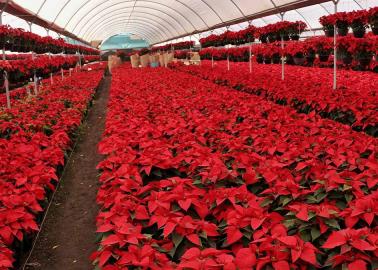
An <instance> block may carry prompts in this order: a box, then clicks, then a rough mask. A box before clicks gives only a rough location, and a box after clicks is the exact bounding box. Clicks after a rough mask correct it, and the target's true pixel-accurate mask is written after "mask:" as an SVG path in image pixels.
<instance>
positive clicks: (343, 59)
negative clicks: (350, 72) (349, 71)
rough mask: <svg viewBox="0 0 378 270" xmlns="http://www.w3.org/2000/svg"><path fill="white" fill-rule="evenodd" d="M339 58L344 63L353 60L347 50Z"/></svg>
mask: <svg viewBox="0 0 378 270" xmlns="http://www.w3.org/2000/svg"><path fill="white" fill-rule="evenodd" d="M341 60H342V61H343V63H344V65H350V64H352V62H353V57H352V55H351V54H350V53H349V52H346V53H344V54H343V55H342V56H341Z"/></svg>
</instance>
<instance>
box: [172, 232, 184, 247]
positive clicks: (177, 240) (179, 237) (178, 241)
mask: <svg viewBox="0 0 378 270" xmlns="http://www.w3.org/2000/svg"><path fill="white" fill-rule="evenodd" d="M183 239H184V236H182V235H179V234H177V233H172V242H173V244H174V245H175V247H176V248H177V247H178V246H179V245H180V244H181V242H182V240H183Z"/></svg>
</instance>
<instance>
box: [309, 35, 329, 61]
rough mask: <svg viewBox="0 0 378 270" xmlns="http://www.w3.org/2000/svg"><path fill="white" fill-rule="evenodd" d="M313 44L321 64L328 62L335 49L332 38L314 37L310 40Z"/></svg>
mask: <svg viewBox="0 0 378 270" xmlns="http://www.w3.org/2000/svg"><path fill="white" fill-rule="evenodd" d="M308 41H309V42H312V43H313V47H314V48H315V50H316V53H317V54H318V56H319V60H320V62H327V61H328V58H329V55H330V54H331V50H332V48H333V45H332V42H331V40H330V38H327V37H314V38H311V39H309V40H308Z"/></svg>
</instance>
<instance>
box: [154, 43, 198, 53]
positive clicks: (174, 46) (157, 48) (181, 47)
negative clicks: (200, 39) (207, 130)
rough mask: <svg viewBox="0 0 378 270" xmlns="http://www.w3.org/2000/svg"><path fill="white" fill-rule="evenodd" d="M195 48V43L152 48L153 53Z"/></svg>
mask: <svg viewBox="0 0 378 270" xmlns="http://www.w3.org/2000/svg"><path fill="white" fill-rule="evenodd" d="M193 47H194V41H182V42H176V43H171V44H167V45H162V46H153V47H152V48H151V52H158V51H170V50H172V49H173V50H188V49H190V48H193Z"/></svg>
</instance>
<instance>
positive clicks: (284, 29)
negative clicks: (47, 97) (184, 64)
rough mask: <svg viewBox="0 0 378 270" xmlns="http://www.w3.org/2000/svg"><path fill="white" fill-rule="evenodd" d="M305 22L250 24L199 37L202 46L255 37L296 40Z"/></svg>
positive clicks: (243, 40)
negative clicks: (241, 28)
mask: <svg viewBox="0 0 378 270" xmlns="http://www.w3.org/2000/svg"><path fill="white" fill-rule="evenodd" d="M306 27H307V26H306V24H305V23H304V22H302V21H296V22H288V21H282V22H277V23H274V24H268V25H266V26H264V27H254V26H253V25H250V26H249V27H247V28H246V29H243V30H240V31H238V32H232V31H226V32H224V33H222V34H220V35H215V34H212V35H210V36H208V37H206V38H201V39H200V43H201V46H202V48H207V47H212V46H214V47H217V46H224V45H227V44H232V45H239V44H245V43H249V42H253V41H254V40H255V38H256V37H258V38H259V39H260V41H261V42H263V43H266V42H267V41H269V42H274V41H276V40H281V37H282V38H284V40H289V39H290V38H291V39H292V40H298V39H299V35H300V34H301V33H302V32H303V31H304V30H305V29H306Z"/></svg>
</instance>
